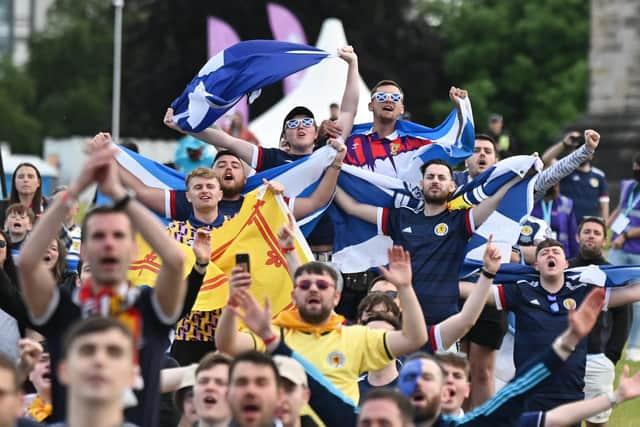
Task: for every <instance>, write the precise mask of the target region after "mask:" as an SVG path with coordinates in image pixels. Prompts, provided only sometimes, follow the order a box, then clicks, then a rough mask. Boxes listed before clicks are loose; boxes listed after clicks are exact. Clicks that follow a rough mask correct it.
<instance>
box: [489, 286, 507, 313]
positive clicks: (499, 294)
mask: <svg viewBox="0 0 640 427" xmlns="http://www.w3.org/2000/svg"><path fill="white" fill-rule="evenodd" d="M491 291H492V292H493V299H494V301H495V304H496V309H497V310H500V311H505V310H506V308H507V302H506V300H505V298H504V289H503V288H502V285H493V286H492V287H491Z"/></svg>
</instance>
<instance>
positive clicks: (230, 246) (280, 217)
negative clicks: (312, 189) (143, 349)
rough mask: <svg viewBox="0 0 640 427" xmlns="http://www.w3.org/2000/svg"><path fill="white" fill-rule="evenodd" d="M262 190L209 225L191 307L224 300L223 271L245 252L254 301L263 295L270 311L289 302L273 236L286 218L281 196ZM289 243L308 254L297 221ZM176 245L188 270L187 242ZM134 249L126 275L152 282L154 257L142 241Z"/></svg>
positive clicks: (206, 306)
mask: <svg viewBox="0 0 640 427" xmlns="http://www.w3.org/2000/svg"><path fill="white" fill-rule="evenodd" d="M265 190H266V189H265V187H262V188H258V189H256V190H254V191H252V192H251V193H248V194H246V195H245V200H244V202H243V204H242V208H241V209H240V212H238V214H237V215H236V216H235V217H233V218H232V219H230V220H228V221H226V222H225V223H224V224H223V225H222V226H221V227H220V228H217V229H214V230H213V231H212V236H211V241H212V252H211V261H212V262H211V263H209V267H208V268H207V272H206V274H205V278H204V281H203V283H202V287H201V288H200V293H199V294H198V298H197V300H196V303H195V305H194V307H193V310H195V311H210V310H214V309H217V308H221V307H223V306H224V305H225V304H226V301H227V298H228V294H229V288H228V281H227V276H228V275H229V274H230V272H231V269H232V268H233V267H234V266H235V255H236V254H237V253H247V254H249V257H250V264H251V275H252V278H253V283H252V285H251V288H250V291H251V293H252V294H253V295H254V296H255V297H256V299H257V300H258V301H264V299H265V297H268V298H269V300H270V301H271V305H272V307H273V312H274V314H275V313H278V312H280V311H282V310H286V309H289V308H291V307H292V306H291V290H292V286H293V285H292V280H291V277H290V275H289V271H288V268H287V263H286V260H285V258H284V255H283V254H282V252H281V251H280V248H279V245H278V241H277V232H278V230H279V229H280V228H281V227H282V225H284V224H285V223H286V221H287V213H286V212H287V210H286V206H285V204H284V200H283V199H282V197H281V196H277V195H274V194H273V193H271V192H270V191H265ZM295 246H296V251H297V253H298V256H299V257H300V260H301V262H302V263H305V262H307V261H310V260H311V259H312V258H313V256H312V254H311V250H310V249H309V247H308V245H307V243H306V241H305V240H304V237H303V236H302V233H301V232H300V230H299V229H297V227H296V239H295ZM182 248H183V251H184V252H185V254H186V255H187V256H188V259H187V263H186V264H185V270H186V271H185V275H186V274H188V272H189V271H191V267H192V266H193V263H194V256H193V252H192V250H191V249H190V248H189V247H188V246H187V245H182ZM140 253H141V254H142V255H141V257H140V258H139V259H138V260H136V261H134V262H133V263H132V264H131V266H130V267H129V280H131V282H132V283H134V284H136V285H152V284H153V283H155V276H156V275H157V272H158V270H159V268H160V265H161V264H160V260H159V258H158V257H157V255H156V254H155V253H154V252H153V251H152V250H151V248H149V246H148V245H145V246H144V247H143V248H142V250H141V251H140Z"/></svg>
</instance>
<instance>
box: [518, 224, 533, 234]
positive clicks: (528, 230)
mask: <svg viewBox="0 0 640 427" xmlns="http://www.w3.org/2000/svg"><path fill="white" fill-rule="evenodd" d="M520 233H521V234H522V235H523V236H531V233H533V228H532V227H531V226H530V225H523V226H522V228H521V229H520Z"/></svg>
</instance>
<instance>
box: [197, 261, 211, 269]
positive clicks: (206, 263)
mask: <svg viewBox="0 0 640 427" xmlns="http://www.w3.org/2000/svg"><path fill="white" fill-rule="evenodd" d="M196 265H197V266H198V267H202V268H204V267H206V266H208V265H209V260H207V262H198V261H196Z"/></svg>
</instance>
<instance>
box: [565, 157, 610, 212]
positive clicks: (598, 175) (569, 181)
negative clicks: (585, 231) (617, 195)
mask: <svg viewBox="0 0 640 427" xmlns="http://www.w3.org/2000/svg"><path fill="white" fill-rule="evenodd" d="M560 193H562V194H564V195H565V196H567V197H569V198H571V199H573V210H574V212H575V214H576V220H577V221H578V222H580V220H582V218H584V217H585V216H601V215H600V202H608V201H609V193H608V191H607V180H606V178H605V176H604V172H602V171H601V170H600V169H598V168H594V167H592V168H591V170H590V171H589V172H582V171H580V170H577V169H576V170H575V171H573V172H572V173H571V175H569V176H567V177H566V178H564V179H563V180H562V181H560Z"/></svg>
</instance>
